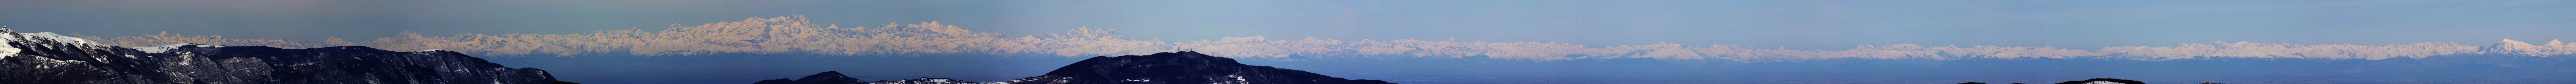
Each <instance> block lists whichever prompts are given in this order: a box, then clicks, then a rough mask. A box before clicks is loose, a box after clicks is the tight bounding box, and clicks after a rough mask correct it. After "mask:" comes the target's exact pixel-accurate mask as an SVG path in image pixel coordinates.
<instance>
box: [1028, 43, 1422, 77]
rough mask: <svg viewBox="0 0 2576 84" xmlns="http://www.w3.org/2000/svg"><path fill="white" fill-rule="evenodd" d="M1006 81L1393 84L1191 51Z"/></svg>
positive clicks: (1097, 62) (1110, 60) (1095, 61)
mask: <svg viewBox="0 0 2576 84" xmlns="http://www.w3.org/2000/svg"><path fill="white" fill-rule="evenodd" d="M1004 83H1010V84H1394V83H1387V82H1386V81H1379V80H1348V79H1342V78H1334V77H1331V76H1324V75H1322V74H1315V73H1310V72H1306V71H1301V70H1293V69H1281V68H1274V67H1270V66H1252V65H1244V64H1242V63H1236V62H1235V61H1234V59H1233V58H1225V57H1216V56H1208V55H1207V54H1199V53H1198V52H1193V51H1180V52H1167V53H1154V54H1153V55H1141V56H1139V55H1128V56H1118V57H1105V56H1104V57H1092V58H1091V59H1084V60H1082V61H1081V62H1074V63H1073V64H1071V65H1065V66H1064V67H1063V68H1057V69H1056V70H1055V71H1051V72H1047V73H1046V74H1044V75H1038V76H1036V77H1029V78H1021V79H1018V80H1011V81H1007V82H1004Z"/></svg>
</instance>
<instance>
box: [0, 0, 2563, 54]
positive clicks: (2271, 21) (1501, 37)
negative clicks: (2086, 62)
mask: <svg viewBox="0 0 2576 84" xmlns="http://www.w3.org/2000/svg"><path fill="white" fill-rule="evenodd" d="M6 2H11V3H0V10H6V12H7V13H0V25H8V26H13V27H15V28H14V29H17V30H25V31H51V32H79V33H83V34H84V35H91V36H109V37H113V36H129V35H144V34H154V33H158V31H167V32H170V33H179V34H191V35H223V36H228V37H233V38H269V39H288V40H319V39H322V38H325V37H341V38H355V39H363V38H377V37H388V36H392V35H390V34H387V33H393V32H400V31H414V32H422V33H424V34H428V35H447V34H460V33H477V34H510V33H532V34H569V33H583V32H589V31H597V30H613V29H630V28H631V29H646V30H658V29H661V28H669V27H671V26H670V25H674V24H678V25H696V24H700V23H712V22H718V21H736V20H740V19H742V18H750V17H777V16H789V15H806V16H809V17H811V18H812V20H814V22H816V23H822V24H841V25H845V26H872V25H879V24H883V23H907V24H908V23H916V22H927V21H939V22H943V23H944V24H950V25H957V26H960V27H961V28H966V29H969V30H974V31H979V32H998V33H1002V34H1006V35H1005V36H1020V35H1031V34H1038V33H1055V32H1063V31H1065V30H1066V29H1073V28H1082V27H1089V28H1105V29H1120V30H1119V32H1122V34H1120V35H1124V36H1127V37H1128V38H1130V39H1163V40H1196V39H1217V38H1219V37H1249V36H1267V37H1274V38H1294V37H1308V36H1311V37H1317V38H1322V39H1341V40H1358V39H1377V40H1387V39H1419V40H1432V41H1440V40H1447V39H1452V38H1454V39H1456V40H1458V41H1487V42H1553V43H1572V44H1580V45H1634V44H1651V43H1656V42H1669V43H1676V44H1739V45H1743V46H1774V47H1783V48H1789V49H1792V50H1839V49H1848V48H1851V46H1855V45H1885V44H1924V45H1996V46H2056V47H2062V48H2069V49H2096V48H2099V47H2107V46H2169V45H2175V44H2178V43H2205V42H2209V41H2229V42H2234V41H2252V42H2265V43H2292V44H2367V45H2385V44H2407V43H2422V42H2461V43H2464V44H2483V43H2490V42H2494V41H2495V40H2496V39H2560V38H2569V37H2571V36H2576V35H2568V34H2564V33H2560V32H2566V31H2576V28H2569V27H2576V16H2569V15H2576V10H2568V9H2563V8H2576V7H2569V6H2576V2H2566V1H2553V0H2519V1H2345V0H2285V1H2232V0H2222V1H2190V0H2176V1H1759V0H1756V1H1730V0H1677V1H1624V0H1623V1H1595V0H1582V1H1440V0H1408V1H1373V0H1361V1H1340V0H1336V1H1307V0H1293V1H1199V0H1170V1H1143V0H1140V1H985V0H934V1H842V0H828V1H792V0H791V1H687V0H668V1H666V0H644V1H629V0H614V1H610V0H562V1H511V0H439V1H339V0H250V1H231V0H214V1H128V0H75V1H59V0H27V1H17V0H13V1H6ZM276 32H296V33H276ZM1596 47H1598V46H1596Z"/></svg>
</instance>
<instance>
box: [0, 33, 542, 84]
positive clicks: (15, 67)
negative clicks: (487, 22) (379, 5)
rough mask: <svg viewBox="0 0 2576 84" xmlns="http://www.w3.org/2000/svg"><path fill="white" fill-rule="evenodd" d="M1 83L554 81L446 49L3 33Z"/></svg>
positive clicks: (471, 83) (515, 83)
mask: <svg viewBox="0 0 2576 84" xmlns="http://www.w3.org/2000/svg"><path fill="white" fill-rule="evenodd" d="M0 45H5V46H7V47H0V74H7V75H0V84H360V83H365V84H545V83H555V82H558V81H555V78H554V76H552V75H549V74H547V73H546V71H545V70H539V69H536V68H510V67H506V66H501V65H500V64H493V63H489V62H486V61H484V60H483V59H482V58H475V57H471V56H466V55H465V54H462V53H457V52H450V51H417V52H396V51H386V50H379V49H375V48H369V47H364V46H342V47H323V48H309V49H282V48H274V47H263V46H219V45H198V44H172V45H163V46H150V47H133V48H121V47H116V46H109V45H104V44H98V43H96V42H91V41H89V40H86V39H81V38H74V37H70V36H63V35H57V34H54V33H50V32H44V33H18V32H16V31H14V30H9V29H5V28H0Z"/></svg>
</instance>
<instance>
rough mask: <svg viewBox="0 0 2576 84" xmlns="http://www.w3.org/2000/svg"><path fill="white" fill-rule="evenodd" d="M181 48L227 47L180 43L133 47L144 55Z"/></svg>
mask: <svg viewBox="0 0 2576 84" xmlns="http://www.w3.org/2000/svg"><path fill="white" fill-rule="evenodd" d="M179 47H225V46H222V45H205V44H194V43H179V44H170V45H161V46H144V47H133V48H134V50H135V51H143V53H166V52H170V49H179Z"/></svg>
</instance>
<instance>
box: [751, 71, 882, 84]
mask: <svg viewBox="0 0 2576 84" xmlns="http://www.w3.org/2000/svg"><path fill="white" fill-rule="evenodd" d="M751 84H868V82H860V81H859V79H858V78H850V76H848V75H841V72H840V71H823V73H815V74H814V75H806V76H805V78H796V79H795V80H788V79H786V78H779V79H770V80H760V82H752V83H751Z"/></svg>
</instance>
